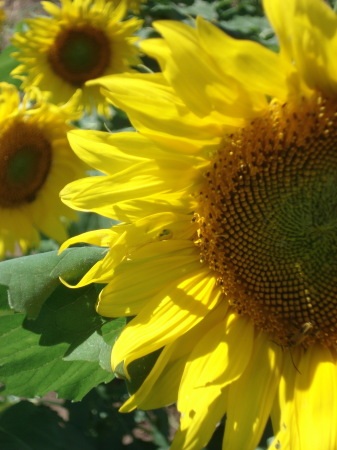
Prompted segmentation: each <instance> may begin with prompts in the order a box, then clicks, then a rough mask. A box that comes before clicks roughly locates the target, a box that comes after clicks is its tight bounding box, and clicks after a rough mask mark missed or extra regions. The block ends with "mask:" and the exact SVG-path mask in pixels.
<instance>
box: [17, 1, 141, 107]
mask: <svg viewBox="0 0 337 450" xmlns="http://www.w3.org/2000/svg"><path fill="white" fill-rule="evenodd" d="M42 4H43V7H44V9H45V11H46V12H47V13H49V14H50V17H37V18H35V19H27V21H26V22H27V25H28V27H29V28H28V30H27V31H23V32H18V33H15V35H14V37H13V39H12V43H13V44H14V45H15V46H16V47H17V48H18V49H19V52H16V53H13V56H14V57H15V58H16V59H18V60H19V61H20V62H21V64H20V65H19V66H18V67H17V68H16V69H14V71H13V72H12V75H14V76H16V77H17V78H21V79H22V80H23V83H22V88H24V89H26V90H30V89H32V88H33V87H36V86H37V87H38V88H39V89H40V90H41V91H42V92H43V93H44V94H46V95H47V96H48V99H49V101H51V102H53V103H64V102H67V101H68V100H69V98H70V97H71V96H72V95H73V94H74V93H75V92H76V91H77V90H80V93H81V95H79V96H78V102H79V105H80V106H82V107H84V108H85V109H86V110H87V111H89V112H90V111H91V109H92V108H93V107H96V108H97V110H98V112H99V113H101V114H108V113H109V112H108V111H109V109H108V107H107V105H106V102H105V99H104V97H102V95H101V94H100V91H99V88H98V87H97V86H86V85H85V83H86V82H87V81H88V80H94V79H96V78H98V77H100V76H103V75H108V74H113V73H121V72H126V71H130V70H131V68H130V66H131V65H137V64H138V63H139V58H138V53H139V52H138V50H137V48H136V47H135V42H136V41H137V39H138V38H136V37H135V36H133V33H134V32H135V31H136V30H137V29H138V28H139V27H140V25H141V21H139V20H137V19H136V18H132V19H129V20H126V21H124V22H122V21H121V20H122V19H123V16H124V15H125V12H126V4H125V2H124V1H123V2H121V3H120V4H119V5H118V6H117V7H116V8H115V7H114V5H113V4H112V3H111V4H108V3H106V1H105V0H96V1H95V2H94V3H92V0H73V1H70V0H61V7H60V8H59V7H58V6H56V5H55V4H54V3H51V2H42Z"/></svg>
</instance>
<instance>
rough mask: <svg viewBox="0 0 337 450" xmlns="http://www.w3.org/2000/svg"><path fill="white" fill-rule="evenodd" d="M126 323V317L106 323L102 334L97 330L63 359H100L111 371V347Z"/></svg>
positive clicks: (107, 369)
mask: <svg viewBox="0 0 337 450" xmlns="http://www.w3.org/2000/svg"><path fill="white" fill-rule="evenodd" d="M124 325H125V319H124V318H120V319H116V320H112V321H111V322H107V323H105V324H104V325H103V326H102V328H101V330H100V333H102V334H100V333H98V332H97V331H95V332H94V333H93V334H92V335H91V336H90V337H89V338H88V339H87V340H86V341H84V342H83V343H82V344H80V345H79V346H78V347H76V348H75V349H74V350H72V351H71V352H70V353H68V354H67V355H66V356H65V357H64V358H63V359H64V360H65V361H78V360H82V361H98V362H99V364H100V366H101V367H102V369H104V370H106V371H108V372H111V371H112V369H111V362H110V359H111V358H110V357H111V347H112V345H113V344H114V342H115V341H116V339H117V336H118V335H119V334H120V332H121V331H122V329H123V327H124ZM107 342H108V343H107ZM109 343H111V345H109Z"/></svg>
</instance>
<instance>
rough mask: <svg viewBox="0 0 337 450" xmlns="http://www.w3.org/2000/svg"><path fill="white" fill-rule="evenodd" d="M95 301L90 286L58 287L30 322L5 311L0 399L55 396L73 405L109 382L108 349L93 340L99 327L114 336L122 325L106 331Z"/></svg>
mask: <svg viewBox="0 0 337 450" xmlns="http://www.w3.org/2000/svg"><path fill="white" fill-rule="evenodd" d="M96 297H97V290H96V288H95V286H87V287H84V288H81V289H75V290H72V289H68V288H66V287H65V286H63V285H60V286H58V287H57V288H56V289H55V291H54V292H53V293H52V295H50V297H49V298H48V299H47V301H46V302H45V303H44V305H43V306H42V308H41V311H40V314H39V316H38V317H37V319H36V320H29V319H27V318H26V317H25V314H21V313H18V314H12V312H11V311H9V312H8V315H2V316H0V344H1V345H0V381H1V383H3V384H4V387H3V391H2V394H4V395H16V396H22V397H28V398H30V397H34V396H43V395H45V394H46V393H48V392H50V391H56V392H57V393H58V396H59V397H61V398H66V399H70V400H75V401H77V400H80V399H81V398H82V397H83V396H84V395H85V394H86V393H87V392H89V391H90V389H92V388H93V387H95V386H97V385H98V384H99V383H101V382H108V381H110V380H112V378H113V374H112V373H111V371H110V351H111V347H110V348H108V347H107V345H108V344H107V343H106V341H105V340H104V339H103V338H101V339H99V337H101V334H102V331H101V327H102V326H103V325H104V324H106V328H108V329H109V331H110V332H111V333H113V332H116V334H117V333H119V332H120V328H121V326H122V322H121V320H118V321H117V323H116V324H115V325H110V323H109V326H108V322H107V321H105V320H104V319H103V318H102V317H100V316H99V315H98V314H97V313H96V311H95V302H96ZM112 330H114V331H112ZM104 333H105V334H106V333H107V330H104ZM109 349H110V351H109ZM71 355H75V356H76V358H72V357H71ZM103 367H104V369H103Z"/></svg>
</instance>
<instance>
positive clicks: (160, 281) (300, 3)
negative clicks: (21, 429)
mask: <svg viewBox="0 0 337 450" xmlns="http://www.w3.org/2000/svg"><path fill="white" fill-rule="evenodd" d="M264 8H265V11H266V14H267V16H268V18H269V20H270V22H271V24H272V25H273V27H274V29H275V31H276V33H277V36H278V38H279V43H280V52H279V53H274V52H272V51H270V50H268V49H266V48H264V47H263V46H261V45H260V44H258V43H255V42H251V41H245V40H236V39H233V38H232V37H230V36H228V35H226V34H225V33H223V32H222V31H221V30H220V29H219V28H217V27H216V26H214V25H212V24H210V23H208V22H206V21H205V20H203V19H201V18H198V19H197V20H196V24H195V27H190V26H188V25H186V24H183V23H178V22H174V21H162V22H157V23H156V24H155V28H156V29H157V30H158V31H159V32H160V34H161V35H162V38H158V39H151V40H147V41H144V42H143V44H142V49H143V50H144V51H145V52H146V53H147V54H148V55H150V56H152V57H154V58H156V59H157V60H158V61H159V64H160V66H161V69H162V73H155V74H130V75H126V76H123V77H122V76H111V77H105V78H101V79H100V80H99V81H98V82H99V84H100V85H101V86H102V87H103V92H104V95H106V96H107V98H108V99H110V101H112V102H113V103H114V104H115V105H116V106H117V107H119V108H121V109H123V110H124V111H126V112H127V114H128V116H129V118H130V120H131V122H132V124H133V125H134V127H135V128H136V130H137V132H126V133H121V134H108V133H104V132H91V131H73V132H71V133H70V143H71V145H72V147H73V149H74V151H75V152H76V154H77V155H78V156H79V157H80V158H82V159H83V160H84V161H85V162H86V163H88V164H89V165H91V166H92V167H94V168H96V169H98V170H100V171H102V172H103V173H104V175H102V176H100V177H95V178H86V179H83V180H79V181H75V182H73V183H71V184H69V185H68V186H66V187H65V189H64V190H63V191H62V193H61V195H62V198H63V201H64V202H65V203H66V204H67V205H69V206H71V207H73V208H74V209H77V210H89V211H95V212H97V213H99V214H102V215H105V216H107V217H111V218H113V219H117V220H119V221H122V222H123V223H121V224H120V225H118V226H115V227H113V228H112V229H110V230H105V231H104V230H100V231H96V232H95V231H94V232H89V233H87V234H84V235H81V236H78V237H76V238H73V239H70V240H69V241H68V242H66V243H65V244H64V246H63V248H65V247H66V246H68V245H71V244H72V243H74V242H80V241H82V242H88V243H91V244H94V245H102V246H107V247H108V248H109V252H108V253H107V255H106V256H105V258H104V259H103V260H102V261H100V262H99V263H97V264H96V265H95V266H94V267H93V268H92V269H91V270H90V271H89V272H88V273H87V274H86V275H85V277H84V278H83V279H82V280H81V282H80V283H79V284H78V286H82V285H85V284H87V283H90V282H100V283H107V286H106V287H104V289H103V290H102V292H101V294H100V296H99V300H98V304H97V311H98V313H100V314H102V315H103V316H108V317H119V316H134V317H133V318H132V320H131V321H130V322H129V323H128V325H127V326H126V328H125V329H124V330H123V332H122V333H121V335H120V336H119V338H118V340H117V342H116V344H115V346H114V348H113V352H112V366H113V368H114V369H115V368H116V367H117V366H118V365H120V364H123V366H124V370H125V373H126V374H128V373H131V370H129V369H130V367H132V363H133V362H134V361H135V360H137V359H139V358H142V357H145V356H146V355H150V354H152V353H153V352H156V351H160V354H159V356H158V358H157V360H156V362H155V364H154V366H153V368H152V370H151V371H150V373H149V374H148V376H147V377H146V379H145V380H144V382H143V383H142V384H141V386H140V387H139V389H138V390H137V391H136V392H135V393H134V394H133V395H132V396H131V397H130V398H129V400H127V402H126V403H125V404H124V405H123V407H122V411H131V410H133V409H134V408H142V409H149V408H150V409H152V408H158V407H161V406H163V405H167V404H170V403H172V402H177V406H178V409H179V411H180V413H181V424H180V428H179V430H178V431H177V434H176V436H175V439H174V441H173V443H172V449H176V450H181V449H191V450H192V449H193V450H194V449H201V448H203V447H204V446H205V445H206V444H207V442H208V441H209V439H210V438H211V436H212V433H213V432H214V429H215V427H216V425H217V424H218V423H219V421H220V420H221V419H222V418H223V417H224V416H226V427H225V433H224V439H223V448H224V449H229V450H231V449H244V450H250V449H254V448H255V447H256V446H257V445H258V443H259V440H260V438H261V436H262V433H263V430H264V429H265V426H266V423H267V420H268V418H269V417H270V416H271V419H272V424H273V429H274V433H275V438H274V440H273V443H272V444H271V448H273V449H283V450H287V449H292V450H297V449H298V450H307V449H324V450H335V449H336V448H337V428H336V423H337V263H336V261H337V156H336V155H337V153H336V147H337V58H336V54H337V17H336V14H335V13H334V12H333V11H332V10H331V9H330V7H329V6H328V5H327V4H326V3H325V2H323V1H321V0H265V1H264Z"/></svg>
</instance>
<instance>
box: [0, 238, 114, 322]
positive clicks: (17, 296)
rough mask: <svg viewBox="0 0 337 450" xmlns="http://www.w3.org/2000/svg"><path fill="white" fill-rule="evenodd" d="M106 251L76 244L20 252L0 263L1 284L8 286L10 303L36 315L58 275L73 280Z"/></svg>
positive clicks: (55, 282)
mask: <svg viewBox="0 0 337 450" xmlns="http://www.w3.org/2000/svg"><path fill="white" fill-rule="evenodd" d="M105 252H106V249H104V248H103V249H102V248H101V247H77V248H71V249H67V250H65V251H64V252H63V253H61V254H60V255H58V254H57V252H56V251H52V252H47V253H42V254H38V255H31V256H23V257H22V258H15V259H11V260H9V261H4V262H1V263H0V284H2V285H4V286H7V288H8V292H9V294H8V295H9V303H10V306H11V307H12V308H13V309H14V310H15V311H19V312H25V313H27V316H28V317H29V318H36V317H37V315H38V314H39V311H40V309H41V306H42V305H43V303H44V302H45V300H46V299H47V298H48V297H49V295H50V294H51V293H52V292H53V291H54V290H55V288H56V287H57V286H59V285H60V280H59V277H63V278H64V279H66V280H67V281H69V282H71V283H76V282H77V281H78V280H79V279H80V278H81V277H82V276H83V275H84V274H85V273H86V272H87V271H88V270H89V269H90V267H92V266H93V264H95V263H96V262H97V261H99V260H100V259H101V258H102V257H103V256H104V253H105Z"/></svg>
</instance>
